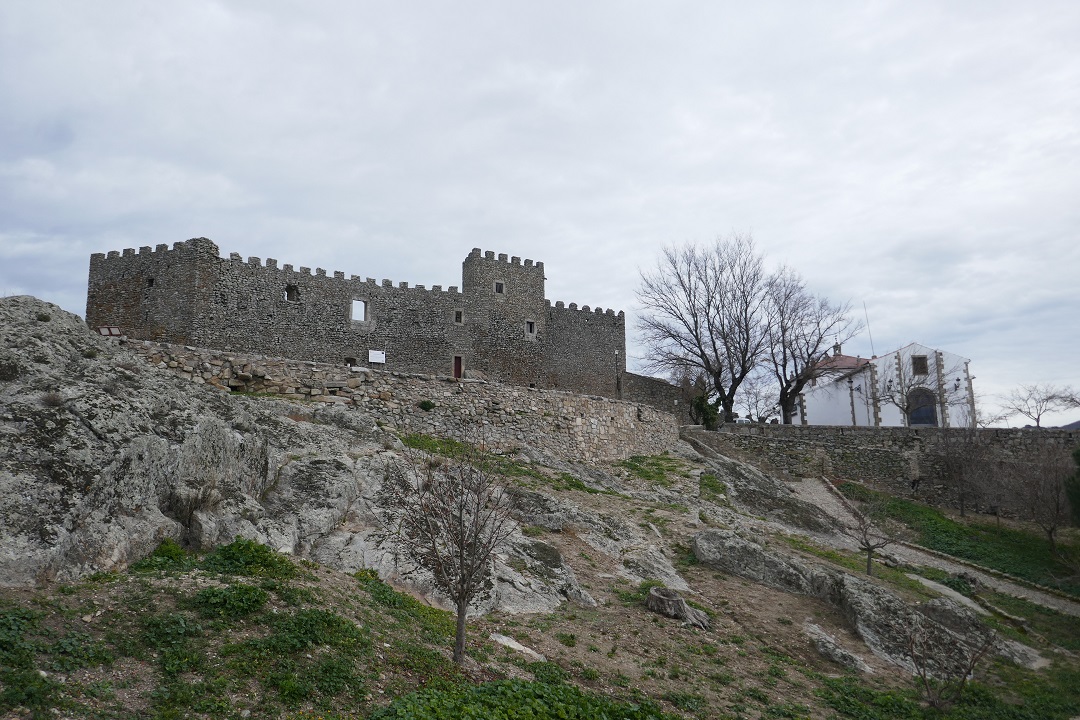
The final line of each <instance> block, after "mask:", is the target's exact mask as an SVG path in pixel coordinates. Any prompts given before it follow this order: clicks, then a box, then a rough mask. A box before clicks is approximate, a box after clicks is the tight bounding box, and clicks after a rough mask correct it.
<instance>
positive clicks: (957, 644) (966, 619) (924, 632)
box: [692, 530, 1028, 675]
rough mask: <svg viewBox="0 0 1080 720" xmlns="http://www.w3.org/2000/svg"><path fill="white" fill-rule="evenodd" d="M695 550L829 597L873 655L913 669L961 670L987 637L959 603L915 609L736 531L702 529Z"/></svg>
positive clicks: (765, 579)
mask: <svg viewBox="0 0 1080 720" xmlns="http://www.w3.org/2000/svg"><path fill="white" fill-rule="evenodd" d="M692 549H693V552H694V556H695V557H696V558H697V560H698V561H699V562H701V563H703V564H705V565H708V566H709V567H713V568H716V569H718V570H721V571H723V572H727V573H730V574H732V575H737V576H739V577H744V578H748V579H750V580H755V581H757V582H761V583H764V584H765V585H769V586H771V587H774V588H776V589H778V590H783V591H785V592H791V593H798V594H801V595H810V596H813V597H816V598H819V599H821V600H824V601H826V602H828V603H829V604H830V605H832V606H834V607H836V608H838V609H839V610H841V611H842V612H843V614H844V616H845V617H846V618H847V620H848V622H849V623H850V624H851V626H852V627H853V628H854V629H855V632H856V633H857V634H858V635H859V637H860V638H862V640H863V642H865V643H866V645H867V647H868V648H870V650H871V652H873V653H874V654H875V655H876V656H878V657H880V658H882V659H883V660H886V661H888V662H891V663H893V664H896V665H899V666H902V667H904V668H906V669H908V670H911V671H914V670H915V662H920V663H922V665H924V666H928V667H929V668H930V672H931V674H937V675H948V674H950V673H955V672H959V671H961V670H962V665H963V659H964V657H965V656H969V655H970V653H974V652H977V651H978V650H979V649H980V648H981V646H982V645H983V643H984V641H985V640H986V638H987V633H988V631H987V630H986V628H985V626H983V625H982V624H981V623H979V622H978V620H977V619H976V618H975V617H974V615H972V614H971V612H970V611H968V610H967V609H965V608H963V607H961V606H960V605H958V604H957V603H955V602H953V601H952V600H949V599H947V598H939V599H936V600H934V601H932V602H930V603H925V604H923V605H921V606H912V605H909V604H908V603H907V602H906V601H904V600H903V599H902V598H900V597H899V596H897V595H896V594H895V593H893V592H891V591H890V590H888V589H886V588H885V587H883V586H881V585H878V584H876V583H874V582H873V581H871V580H868V579H864V578H861V577H857V576H855V575H851V574H850V573H846V572H842V571H839V570H835V569H832V568H826V567H823V566H821V565H818V564H816V563H811V562H807V561H804V560H801V559H799V558H796V557H794V556H791V555H787V554H785V553H781V552H777V551H775V550H769V549H767V548H766V547H765V546H763V545H762V544H760V543H757V542H754V541H752V540H748V539H746V538H744V537H741V536H740V535H738V534H737V533H735V532H732V531H726V530H706V531H703V532H701V533H698V534H697V535H696V536H695V537H694V539H693V543H692ZM995 647H996V649H997V651H998V652H1000V653H1001V654H1002V655H1004V656H1006V657H1009V658H1010V659H1014V660H1016V659H1018V655H1019V653H1018V652H1017V651H1016V650H1015V649H1013V650H1004V649H1002V648H1004V647H1006V646H1005V645H1003V644H1001V643H996V644H995ZM913 655H914V657H913ZM1020 660H1021V662H1024V664H1028V661H1027V660H1024V659H1020Z"/></svg>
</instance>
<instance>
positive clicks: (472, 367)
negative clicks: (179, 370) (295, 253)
mask: <svg viewBox="0 0 1080 720" xmlns="http://www.w3.org/2000/svg"><path fill="white" fill-rule="evenodd" d="M544 279H545V278H544V264H543V263H542V262H536V263H534V262H533V261H532V260H525V261H524V262H522V261H521V259H520V258H518V257H511V258H509V259H508V258H507V256H506V255H504V254H500V255H498V256H497V257H496V255H495V253H493V252H481V250H480V249H474V250H473V251H472V252H470V253H469V255H468V257H466V258H465V261H464V262H463V263H462V280H461V286H460V288H458V287H455V286H451V287H448V288H446V289H443V288H442V286H439V285H435V286H433V287H431V288H430V289H428V288H425V287H424V286H423V285H414V286H412V287H410V286H409V284H408V283H404V282H403V283H399V284H398V285H394V284H393V283H392V282H390V281H389V280H383V281H382V282H381V283H380V282H376V281H375V280H374V279H372V278H360V277H358V276H356V275H352V276H349V277H346V276H345V274H344V273H342V272H333V273H331V274H329V275H328V274H327V272H326V271H325V270H323V269H322V268H317V269H316V270H315V272H314V273H312V272H311V269H310V268H306V267H300V268H294V267H293V266H292V265H282V266H280V267H279V266H278V264H277V261H276V260H273V259H267V260H266V262H265V263H263V262H262V261H261V260H260V259H259V258H257V257H249V258H248V259H247V261H246V262H245V261H244V260H243V259H242V258H241V257H240V255H238V254H237V253H232V254H231V255H230V257H229V258H227V259H226V258H222V257H220V256H219V253H218V247H217V245H215V244H214V243H213V242H211V241H210V240H208V239H206V238H195V239H192V240H187V241H185V242H177V243H175V244H174V245H173V247H172V248H171V249H170V248H169V247H168V245H158V246H157V247H156V248H155V249H151V248H150V247H142V248H139V250H138V252H136V251H135V250H134V249H126V250H124V251H123V252H118V251H112V252H109V253H108V254H104V253H95V254H93V255H92V256H91V258H90V277H89V286H88V291H87V301H86V321H87V323H88V324H89V325H90V326H91V327H102V326H114V327H119V328H121V330H122V332H123V333H124V334H126V335H128V336H130V337H134V338H140V339H144V340H156V341H159V342H169V343H176V344H181V345H195V346H201V347H208V348H219V349H224V350H230V351H235V352H248V353H259V354H262V355H268V356H273V357H283V358H293V359H299V360H312V361H317V362H324V363H340V364H350V365H367V364H369V363H371V364H372V365H373V366H374V367H376V368H380V369H386V370H394V371H402V372H419V373H430V374H435V375H445V376H453V377H457V378H462V377H469V376H473V377H479V378H485V379H488V380H493V381H499V382H505V383H511V384H514V385H521V386H526V387H538V388H545V389H563V390H569V391H573V392H577V393H582V394H591V395H602V396H605V397H610V398H622V399H629V400H637V401H641V402H647V403H649V404H651V405H654V406H656V407H659V408H661V409H664V410H666V411H668V412H674V413H676V414H679V413H680V411H681V408H680V407H679V406H678V401H677V398H678V394H677V390H676V389H675V388H674V387H672V386H671V385H669V384H668V383H665V382H663V381H661V380H657V379H655V378H648V377H644V376H640V375H635V374H633V373H628V372H627V371H626V324H625V316H624V314H623V313H622V312H621V311H620V312H618V313H616V312H615V311H613V310H610V309H609V310H603V309H601V308H595V309H590V308H589V307H588V306H587V305H586V306H584V307H580V308H579V307H578V306H577V305H576V304H575V303H570V305H568V306H565V305H564V304H563V303H562V302H556V303H554V304H552V303H551V301H550V300H547V299H545V297H544Z"/></svg>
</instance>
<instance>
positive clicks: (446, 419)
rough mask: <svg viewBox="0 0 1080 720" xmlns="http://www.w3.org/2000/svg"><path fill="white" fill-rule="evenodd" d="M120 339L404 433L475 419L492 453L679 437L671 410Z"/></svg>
mask: <svg viewBox="0 0 1080 720" xmlns="http://www.w3.org/2000/svg"><path fill="white" fill-rule="evenodd" d="M126 345H127V346H128V347H129V348H130V349H132V350H134V351H135V352H137V353H139V354H140V355H142V356H144V357H145V358H146V359H147V360H148V361H149V362H150V363H151V364H153V365H155V366H157V367H159V368H162V369H168V370H171V371H172V372H174V373H176V374H178V375H180V376H181V377H183V378H185V379H187V380H191V381H192V382H194V383H199V384H209V385H212V386H215V387H217V388H220V389H221V390H228V391H232V392H243V393H268V394H274V395H281V396H282V397H285V398H289V399H294V400H305V401H311V402H317V403H332V404H336V405H342V406H346V407H356V408H361V409H365V410H368V411H370V412H371V413H372V414H374V415H376V416H377V417H379V418H385V419H386V420H387V421H390V422H393V423H395V425H396V426H397V427H398V428H399V429H402V430H404V431H407V432H419V433H425V434H430V435H437V436H442V437H454V436H455V434H456V433H457V432H458V430H459V428H460V427H461V425H462V421H463V420H468V421H472V420H475V421H478V422H480V423H481V424H482V427H483V431H484V436H485V442H486V443H487V445H488V446H489V447H490V448H491V449H492V450H495V451H507V450H514V449H519V448H522V447H530V448H533V449H536V450H540V451H542V452H545V453H548V454H551V455H554V456H556V457H569V458H580V459H582V460H584V461H588V462H595V461H616V460H623V459H625V458H627V457H629V456H631V455H656V454H660V453H662V452H664V451H666V450H669V449H670V448H671V447H672V446H673V445H674V444H675V443H676V442H677V440H678V423H677V421H676V419H675V417H674V416H672V415H671V414H669V413H664V412H660V411H659V410H657V409H655V408H653V407H650V406H648V405H641V404H637V403H631V402H624V401H619V400H612V399H609V398H603V397H597V396H583V395H577V394H574V393H569V392H562V391H555V390H540V389H536V388H528V387H519V386H513V385H506V384H501V383H494V382H486V381H479V380H458V379H455V378H451V377H437V376H433V375H417V374H407V373H396V372H385V371H372V370H369V369H367V368H348V367H345V366H342V365H337V364H333V365H332V364H325V363H316V362H305V361H298V360H287V359H281V358H268V357H265V356H262V355H255V354H244V355H240V354H229V353H222V352H220V351H215V350H206V349H198V348H195V347H191V346H187V347H185V346H177V345H170V344H167V343H156V342H150V341H138V340H129V341H126ZM429 403H430V405H428V404H429ZM425 407H428V408H429V409H424V408H425Z"/></svg>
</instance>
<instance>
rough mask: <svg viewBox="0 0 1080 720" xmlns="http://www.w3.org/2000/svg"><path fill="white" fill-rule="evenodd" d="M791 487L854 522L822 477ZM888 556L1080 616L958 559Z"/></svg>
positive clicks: (845, 542) (1078, 606) (846, 543)
mask: <svg viewBox="0 0 1080 720" xmlns="http://www.w3.org/2000/svg"><path fill="white" fill-rule="evenodd" d="M789 486H790V487H791V488H792V490H794V491H795V494H796V495H797V496H798V497H799V498H800V499H801V500H805V501H806V502H809V503H813V504H814V505H816V506H817V507H819V508H821V509H822V510H823V511H825V512H826V513H828V514H829V515H830V516H832V517H833V518H835V519H836V521H837V522H841V523H847V524H850V523H851V522H852V515H851V511H850V510H849V509H848V507H847V506H846V505H845V504H844V502H843V501H842V500H841V499H840V498H838V497H837V496H836V494H835V492H834V491H832V490H830V489H829V488H828V487H827V485H826V482H825V481H824V480H822V479H820V478H803V479H802V480H801V481H796V482H790V483H789ZM824 539H825V540H826V541H827V542H829V543H831V544H832V545H833V546H834V547H837V548H842V549H845V550H857V549H858V548H857V547H856V545H855V543H854V542H853V541H852V540H851V539H850V538H847V537H844V536H843V535H834V536H832V537H831V538H824ZM889 553H890V554H892V555H896V556H897V557H899V558H900V559H901V560H903V561H904V562H906V563H909V564H912V565H924V566H926V567H933V568H938V569H939V570H945V571H948V572H952V573H956V572H965V573H968V574H970V575H974V576H975V577H977V578H978V579H979V582H981V583H982V584H984V585H985V586H986V587H988V588H990V589H992V590H994V591H996V592H1000V593H1003V594H1005V595H1011V596H1013V597H1018V598H1021V599H1023V600H1027V601H1028V602H1033V603H1035V604H1037V605H1042V606H1043V607H1047V608H1051V609H1053V610H1057V611H1058V612H1061V613H1064V614H1066V615H1072V616H1073V617H1080V602H1077V601H1075V600H1068V599H1066V598H1063V597H1059V596H1057V595H1051V594H1050V593H1046V592H1042V591H1041V590H1037V589H1035V588H1031V587H1028V586H1026V585H1021V584H1019V583H1014V582H1010V581H1009V580H1005V579H1003V578H1000V577H997V576H995V575H991V574H989V573H987V572H984V571H982V570H980V569H979V568H978V566H976V565H971V564H969V563H967V562H963V561H959V560H949V559H946V558H943V557H940V556H939V555H936V554H933V553H929V552H924V551H922V550H919V549H917V548H915V547H912V546H910V545H906V544H904V545H902V544H897V545H891V546H889Z"/></svg>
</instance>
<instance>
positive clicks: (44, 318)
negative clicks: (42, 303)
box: [35, 312, 52, 322]
mask: <svg viewBox="0 0 1080 720" xmlns="http://www.w3.org/2000/svg"><path fill="white" fill-rule="evenodd" d="M35 317H37V321H38V322H49V321H50V320H52V315H50V314H49V313H47V312H39V313H38V314H37V315H36V316H35Z"/></svg>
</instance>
